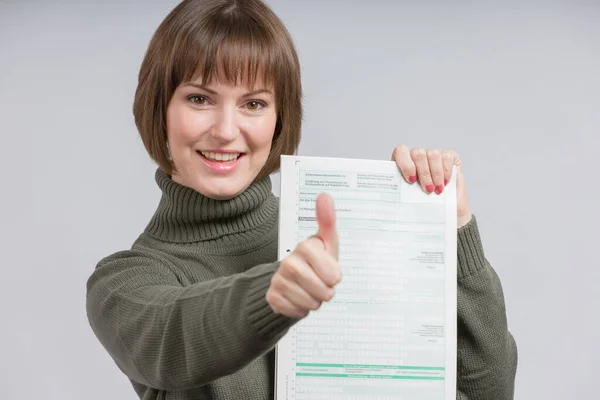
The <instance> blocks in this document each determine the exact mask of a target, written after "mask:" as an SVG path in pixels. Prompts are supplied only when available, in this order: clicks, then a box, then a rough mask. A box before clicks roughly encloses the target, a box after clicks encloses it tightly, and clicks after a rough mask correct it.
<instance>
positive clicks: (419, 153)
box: [410, 149, 434, 193]
mask: <svg viewBox="0 0 600 400" xmlns="http://www.w3.org/2000/svg"><path fill="white" fill-rule="evenodd" d="M410 156H411V158H412V160H413V162H414V163H415V166H416V167H417V178H418V179H419V183H420V184H421V188H422V189H423V190H424V191H425V192H426V193H433V190H434V186H433V180H432V179H431V171H429V161H427V151H426V150H425V149H412V150H411V151H410Z"/></svg>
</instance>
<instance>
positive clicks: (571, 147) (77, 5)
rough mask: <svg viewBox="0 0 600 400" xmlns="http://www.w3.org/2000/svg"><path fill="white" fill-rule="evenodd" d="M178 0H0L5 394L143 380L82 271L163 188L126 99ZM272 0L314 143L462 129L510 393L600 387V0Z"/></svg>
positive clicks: (382, 143)
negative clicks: (514, 369)
mask: <svg viewBox="0 0 600 400" xmlns="http://www.w3.org/2000/svg"><path fill="white" fill-rule="evenodd" d="M176 3H177V2H176V1H171V0H169V1H167V0H164V1H148V0H143V1H142V0H139V1H100V0H95V1H59V0H56V1H2V0H0V123H1V125H0V126H1V130H0V132H1V144H0V149H1V155H2V156H1V157H0V163H1V164H0V168H1V169H0V170H1V171H2V184H1V185H0V191H1V196H0V212H1V215H0V227H1V229H0V235H1V236H0V246H1V247H0V254H1V258H0V263H1V264H0V265H1V279H0V282H1V283H2V284H1V286H0V397H1V398H2V399H11V400H30V399H35V398H38V399H42V398H43V399H48V400H50V399H52V400H79V399H86V400H94V399H107V398H110V399H134V398H136V396H135V394H134V392H133V389H132V388H131V385H130V383H129V382H128V381H127V379H126V377H125V376H124V375H123V374H122V373H121V372H120V371H119V370H118V368H117V367H116V365H115V364H114V363H113V361H112V360H111V359H110V357H109V355H108V353H107V352H106V351H105V350H104V349H103V348H102V347H101V345H100V344H99V342H98V341H97V340H96V338H95V336H94V335H93V333H92V331H91V329H90V327H89V325H88V321H87V318H86V314H85V285H86V280H87V278H88V277H89V275H90V274H91V273H92V271H93V269H94V267H95V264H96V262H97V261H98V260H100V259H101V258H103V257H104V256H106V255H108V254H110V253H113V252H115V251H118V250H121V249H126V248H128V247H129V246H130V245H131V243H132V242H133V240H134V239H135V238H136V237H137V235H138V234H139V233H140V232H141V231H142V230H143V228H144V227H145V225H146V223H147V222H148V220H149V219H150V217H151V215H152V213H153V211H154V209H155V207H156V205H157V202H158V199H159V190H158V188H157V186H156V184H155V182H154V171H155V166H154V164H153V163H152V162H151V161H150V159H149V157H148V156H147V154H146V153H145V150H144V148H143V146H142V143H141V140H140V139H139V136H138V134H137V131H136V129H135V126H134V123H133V116H132V111H131V108H132V102H133V95H134V91H135V88H136V83H137V73H138V69H139V66H140V63H141V60H142V57H143V55H144V52H145V50H146V47H147V45H148V43H149V40H150V37H151V35H152V34H153V32H154V30H155V29H156V27H157V26H158V25H159V23H160V22H161V20H162V19H163V18H164V17H165V16H166V15H167V13H168V12H169V11H170V10H171V9H172V8H173V7H174V6H175V5H176ZM270 4H271V5H272V7H273V9H274V10H275V12H276V13H278V15H279V16H280V17H281V18H282V19H283V21H284V22H285V23H286V24H287V26H288V28H289V30H290V32H291V33H292V35H293V37H294V39H295V42H296V44H297V47H298V51H299V54H300V57H301V64H302V73H303V84H304V90H305V99H304V104H305V110H306V112H305V123H304V126H303V141H302V145H301V147H300V151H299V154H300V155H313V156H331V157H349V158H365V159H382V160H389V159H390V156H391V153H392V150H393V148H394V147H395V146H396V145H398V144H400V143H406V144H408V145H409V146H410V147H428V148H432V147H438V148H452V149H455V150H457V151H458V152H459V153H460V155H461V157H462V159H463V161H464V168H465V174H466V177H467V184H468V191H469V197H470V202H471V206H472V210H473V213H474V214H476V215H477V217H478V220H479V226H480V230H481V234H482V237H483V241H484V246H485V250H486V255H487V257H488V259H489V260H490V262H491V263H492V265H493V266H494V267H495V268H496V270H497V271H498V274H499V275H500V278H501V280H502V282H503V285H504V293H505V296H506V304H507V313H508V321H509V326H510V329H511V331H512V332H513V334H514V336H515V338H516V340H517V343H518V348H519V367H518V373H517V383H516V396H515V398H516V399H519V400H530V399H547V400H550V399H553V400H564V399H591V398H597V397H598V394H597V391H598V383H597V373H596V371H597V365H598V364H597V363H598V359H599V357H600V344H599V340H598V338H599V335H598V332H599V330H600V322H599V320H598V319H599V317H598V315H599V314H598V304H599V301H598V299H599V296H600V294H599V293H598V289H599V288H600V285H599V280H600V260H599V254H600V253H599V251H598V249H599V248H600V234H599V233H598V227H599V223H600V211H599V207H600V201H599V200H600V178H599V176H598V172H599V171H600V169H599V163H600V160H599V157H598V154H599V151H600V1H597V0H596V1H589V2H580V1H571V0H569V1H567V0H565V1H560V2H556V1H554V2H553V1H540V2H536V3H533V2H529V3H528V2H524V1H519V2H507V1H472V2H466V1H452V2H450V1H442V0H438V1H423V2H416V1H392V0H388V1H385V0H378V1H376V0H371V1H368V2H364V1H351V0H348V1H341V0H338V1H332V0H326V1H317V0H310V1H309V0H303V1H297V0H271V2H270ZM278 179H279V177H278V175H274V176H273V181H274V191H275V192H276V193H277V191H278V188H279V183H278Z"/></svg>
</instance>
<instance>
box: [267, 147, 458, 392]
mask: <svg viewBox="0 0 600 400" xmlns="http://www.w3.org/2000/svg"><path fill="white" fill-rule="evenodd" d="M321 192H326V193H328V194H330V195H331V196H332V198H333V200H334V205H335V209H336V224H337V231H338V235H339V239H340V248H339V250H340V251H339V262H340V265H341V267H342V281H341V282H340V283H339V284H338V285H337V286H336V294H335V296H334V298H333V299H332V300H331V301H330V302H328V303H324V304H323V305H322V306H321V308H320V309H319V310H318V311H314V312H311V314H310V315H309V316H308V317H306V318H305V319H303V320H301V321H300V322H299V323H297V324H296V325H295V326H294V327H292V328H291V329H290V330H289V331H288V333H287V334H286V335H285V336H284V337H283V338H282V339H281V340H280V341H279V343H278V344H277V347H276V379H275V396H276V399H277V400H291V399H293V400H342V399H344V400H392V399H394V400H400V399H402V400H442V399H444V400H449V399H455V398H456V262H457V256H456V240H457V235H456V223H457V222H456V168H454V170H453V172H452V179H451V180H450V182H449V183H448V185H447V186H446V187H445V189H444V192H443V193H442V194H441V195H438V194H436V193H432V194H427V193H425V192H424V191H423V190H422V189H421V187H420V186H419V184H418V183H415V184H412V185H411V184H408V183H406V181H405V180H404V179H403V178H402V176H401V175H400V171H399V169H398V167H397V165H396V163H395V162H393V161H373V160H353V159H340V158H321V157H300V156H282V157H281V194H280V216H279V259H283V258H285V257H286V256H287V255H288V254H289V253H290V252H291V251H293V250H294V248H295V247H296V245H297V244H298V243H299V242H300V241H302V240H304V239H306V238H308V237H309V236H311V235H313V234H314V233H316V231H317V222H316V211H315V201H316V198H317V195H318V194H319V193H321Z"/></svg>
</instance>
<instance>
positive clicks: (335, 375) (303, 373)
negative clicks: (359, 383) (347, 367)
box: [296, 372, 445, 381]
mask: <svg viewBox="0 0 600 400" xmlns="http://www.w3.org/2000/svg"><path fill="white" fill-rule="evenodd" d="M296 376H312V377H323V378H367V379H412V380H423V381H443V380H444V379H445V378H444V377H441V376H395V375H369V374H360V375H352V374H313V373H308V372H297V373H296Z"/></svg>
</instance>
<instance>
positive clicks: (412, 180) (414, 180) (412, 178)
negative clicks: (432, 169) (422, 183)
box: [408, 176, 417, 183]
mask: <svg viewBox="0 0 600 400" xmlns="http://www.w3.org/2000/svg"><path fill="white" fill-rule="evenodd" d="M408 181H409V182H410V183H415V182H416V181H417V177H416V176H411V177H409V178H408Z"/></svg>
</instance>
